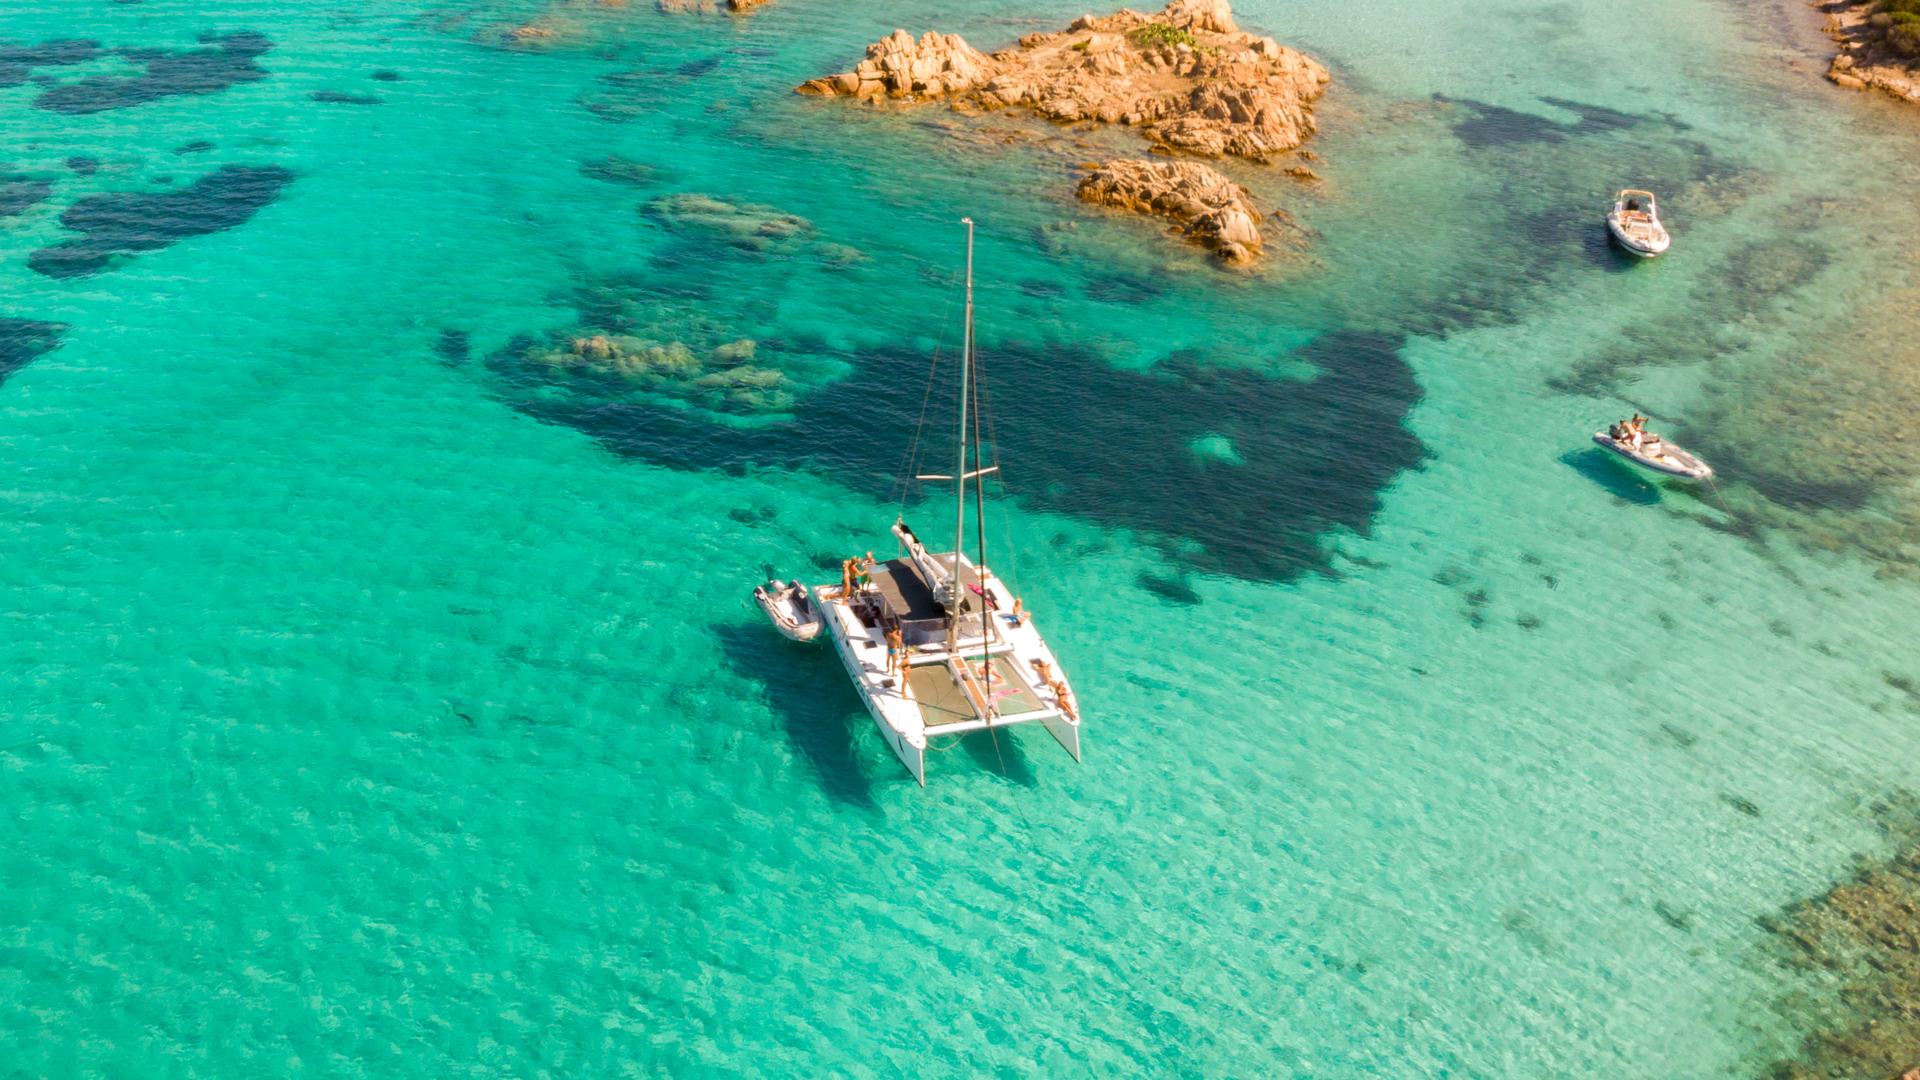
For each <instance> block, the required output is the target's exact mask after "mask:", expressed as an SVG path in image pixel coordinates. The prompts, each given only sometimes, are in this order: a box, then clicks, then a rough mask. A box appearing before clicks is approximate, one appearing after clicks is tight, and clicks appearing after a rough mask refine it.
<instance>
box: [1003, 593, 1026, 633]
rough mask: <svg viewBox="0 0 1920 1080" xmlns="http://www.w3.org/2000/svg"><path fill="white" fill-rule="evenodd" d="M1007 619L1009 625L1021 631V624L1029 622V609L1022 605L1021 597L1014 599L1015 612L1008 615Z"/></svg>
mask: <svg viewBox="0 0 1920 1080" xmlns="http://www.w3.org/2000/svg"><path fill="white" fill-rule="evenodd" d="M1006 618H1007V625H1008V626H1011V627H1013V628H1014V629H1015V630H1018V629H1020V624H1021V623H1023V622H1026V621H1027V608H1026V605H1025V604H1023V603H1021V601H1020V598H1019V597H1017V596H1016V597H1014V598H1013V610H1012V611H1011V612H1009V613H1008V614H1007V617H1006Z"/></svg>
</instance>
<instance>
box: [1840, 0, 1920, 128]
mask: <svg viewBox="0 0 1920 1080" xmlns="http://www.w3.org/2000/svg"><path fill="white" fill-rule="evenodd" d="M1884 6H1885V5H1884V4H1881V3H1879V2H1877V0H1855V2H1854V3H1851V4H1848V3H1844V2H1842V3H1840V4H1829V5H1826V6H1825V7H1823V8H1822V10H1824V11H1826V12H1827V19H1826V25H1825V30H1826V32H1827V36H1828V37H1830V38H1832V39H1833V40H1834V42H1835V43H1837V44H1838V45H1839V46H1840V51H1839V52H1838V53H1837V54H1835V55H1834V58H1833V63H1832V64H1831V65H1829V66H1828V68H1827V79H1828V81H1830V82H1832V83H1833V84H1834V85H1835V86H1839V87H1843V88H1845V89H1848V90H1879V91H1881V92H1882V93H1885V94H1889V95H1891V96H1893V97H1896V98H1899V99H1900V100H1902V101H1907V102H1912V103H1914V104H1920V55H1916V54H1914V53H1912V52H1910V51H1908V49H1911V48H1912V41H1913V39H1914V37H1920V30H1914V29H1912V28H1911V24H1909V26H1908V28H1905V29H1901V30H1897V29H1896V28H1895V26H1894V23H1893V19H1894V17H1893V16H1892V15H1890V14H1888V13H1887V12H1885V11H1883V10H1882V8H1883V7H1884ZM1897 33H1898V34H1903V35H1913V37H1908V36H1902V37H1901V38H1900V41H1901V42H1905V43H1906V44H1907V46H1908V48H1907V49H1902V48H1897V47H1896V44H1897V43H1896V42H1895V40H1894V35H1895V34H1897Z"/></svg>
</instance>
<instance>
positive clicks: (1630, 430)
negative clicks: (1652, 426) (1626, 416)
mask: <svg viewBox="0 0 1920 1080" xmlns="http://www.w3.org/2000/svg"><path fill="white" fill-rule="evenodd" d="M1646 424H1647V418H1646V417H1644V416H1641V415H1640V414H1639V413H1634V414H1633V419H1631V420H1629V421H1627V445H1628V446H1630V447H1632V448H1633V449H1635V450H1638V449H1640V444H1641V443H1643V442H1645V441H1646V438H1647V428H1646Z"/></svg>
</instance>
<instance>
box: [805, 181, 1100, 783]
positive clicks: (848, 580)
mask: <svg viewBox="0 0 1920 1080" xmlns="http://www.w3.org/2000/svg"><path fill="white" fill-rule="evenodd" d="M961 223H962V224H964V225H965V226H966V227H967V279H966V322H965V326H964V330H963V336H962V347H961V362H960V402H959V413H960V419H959V438H958V440H957V441H958V443H959V446H958V449H957V451H956V453H957V459H956V461H955V464H954V469H953V472H952V474H951V475H946V474H942V475H932V476H917V477H915V479H918V480H923V481H931V482H935V483H941V482H951V483H952V484H953V501H954V507H953V550H952V551H948V552H932V551H928V550H927V547H926V545H925V544H923V543H921V541H920V538H919V537H918V536H916V535H915V534H914V532H913V530H912V529H910V528H908V527H907V524H906V521H905V520H904V519H901V520H896V521H895V522H894V525H893V530H892V531H893V535H894V537H895V538H896V539H898V540H899V542H900V551H901V554H900V555H899V557H897V558H892V559H888V560H886V561H885V562H870V561H867V560H861V561H858V562H857V563H856V562H855V561H854V560H849V563H848V564H847V565H843V567H842V574H841V580H840V581H838V582H834V583H831V584H826V585H819V586H816V587H815V588H814V590H813V596H814V600H815V602H816V603H815V606H816V607H817V609H818V610H819V613H820V618H821V619H822V621H824V622H825V623H826V625H827V632H828V635H829V636H830V637H832V639H833V647H834V650H835V651H836V652H838V653H839V655H840V660H841V662H842V663H844V664H845V665H846V668H847V674H849V675H851V676H852V677H853V686H854V689H855V690H856V691H858V692H859V694H860V698H861V700H862V701H864V702H865V703H866V706H867V712H868V713H870V714H872V716H873V721H874V723H875V725H877V726H878V727H879V729H880V734H881V736H882V737H883V738H885V739H886V742H887V745H888V746H890V747H892V748H893V752H894V753H895V754H896V755H898V756H899V758H900V761H901V763H902V764H904V765H906V767H907V771H908V772H911V773H912V774H913V778H914V779H915V780H918V781H919V782H920V783H921V785H922V786H924V785H925V784H926V782H927V768H926V763H927V747H928V744H929V741H930V740H932V739H934V738H937V737H939V736H943V735H955V736H958V735H965V734H967V733H969V732H976V731H988V732H993V731H995V730H996V729H999V728H1003V727H1010V726H1013V725H1016V724H1031V723H1039V724H1041V725H1043V726H1044V727H1045V728H1046V729H1047V731H1049V732H1051V733H1052V735H1053V737H1054V738H1055V739H1057V740H1058V741H1059V743H1060V745H1061V746H1063V747H1065V748H1066V750H1067V753H1069V754H1072V755H1073V759H1074V760H1075V761H1078V760H1080V710H1079V707H1078V705H1077V704H1076V703H1075V701H1074V697H1073V688H1072V686H1071V685H1070V684H1069V683H1068V682H1067V675H1066V672H1065V671H1064V670H1063V669H1062V668H1061V666H1060V661H1059V660H1058V658H1056V657H1055V656H1054V654H1053V650H1052V649H1050V648H1048V646H1047V642H1046V639H1044V638H1042V637H1041V636H1040V631H1039V629H1038V628H1037V627H1036V626H1035V625H1034V623H1033V620H1032V618H1031V617H1029V616H1028V615H1027V614H1026V612H1025V610H1024V605H1023V604H1022V603H1021V601H1020V600H1019V598H1018V597H1017V596H1016V595H1015V594H1014V592H1013V590H1012V589H1011V588H1009V587H1008V585H1007V583H1006V582H1005V581H1003V580H1002V579H1001V578H1000V576H999V575H997V574H995V573H994V572H993V570H992V569H991V568H990V567H989V566H988V564H987V560H986V524H985V512H986V487H985V482H986V477H987V476H988V475H990V474H992V473H995V472H997V471H999V466H998V465H997V464H983V463H982V460H981V458H982V453H981V445H980V427H981V418H980V397H981V392H980V379H979V366H978V365H979V359H978V357H977V356H976V355H975V353H974V338H973V219H972V218H965V219H963V220H962V222H961ZM909 471H910V470H909ZM969 484H971V485H972V486H973V501H974V522H975V530H974V531H975V541H976V543H975V551H976V553H977V555H978V559H979V561H978V562H975V561H974V560H973V559H970V558H969V557H968V556H967V552H966V541H967V487H968V485H969Z"/></svg>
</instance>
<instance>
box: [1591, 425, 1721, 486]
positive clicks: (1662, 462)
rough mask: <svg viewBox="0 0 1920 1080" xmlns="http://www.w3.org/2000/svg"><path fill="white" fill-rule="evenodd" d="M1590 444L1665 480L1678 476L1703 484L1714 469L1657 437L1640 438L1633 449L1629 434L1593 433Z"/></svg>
mask: <svg viewBox="0 0 1920 1080" xmlns="http://www.w3.org/2000/svg"><path fill="white" fill-rule="evenodd" d="M1617 427H1618V425H1616V428H1617ZM1593 441H1594V442H1596V443H1599V444H1600V445H1601V446H1603V447H1605V448H1606V449H1608V450H1611V451H1613V452H1614V453H1616V454H1618V455H1620V456H1621V457H1623V458H1626V459H1627V460H1628V461H1631V462H1633V463H1634V464H1636V465H1644V466H1645V467H1647V468H1649V469H1652V470H1653V471H1654V472H1658V473H1665V474H1666V475H1668V476H1678V477H1681V478H1682V479H1686V480H1705V479H1707V478H1708V477H1711V476H1712V475H1713V468H1712V467H1711V466H1709V465H1708V464H1707V463H1706V462H1704V461H1701V460H1700V459H1699V458H1697V457H1695V456H1694V455H1692V454H1690V453H1688V452H1687V451H1685V450H1682V449H1680V448H1679V447H1677V446H1675V445H1673V444H1672V443H1670V442H1668V441H1667V440H1665V439H1663V438H1661V437H1660V436H1658V435H1649V434H1642V435H1641V436H1640V439H1639V441H1638V444H1637V445H1636V443H1635V441H1634V439H1633V437H1632V435H1630V434H1619V435H1616V434H1615V433H1614V432H1610V431H1596V432H1594V433H1593Z"/></svg>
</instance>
